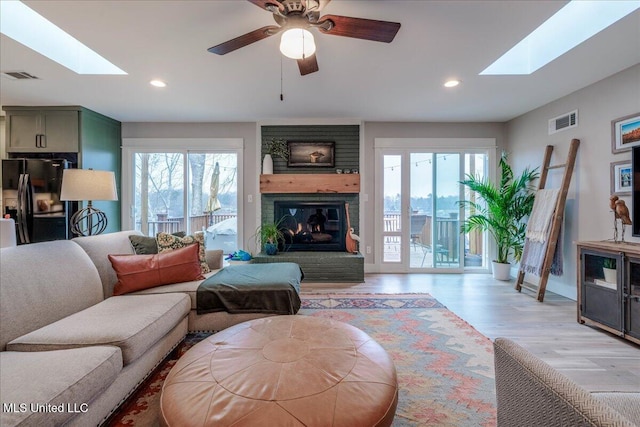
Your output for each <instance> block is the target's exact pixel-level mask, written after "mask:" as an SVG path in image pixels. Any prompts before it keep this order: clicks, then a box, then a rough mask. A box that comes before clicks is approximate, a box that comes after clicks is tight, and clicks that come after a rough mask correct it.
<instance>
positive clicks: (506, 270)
mask: <svg viewBox="0 0 640 427" xmlns="http://www.w3.org/2000/svg"><path fill="white" fill-rule="evenodd" d="M491 264H492V267H493V268H492V271H493V278H494V279H496V280H509V279H511V264H508V263H507V264H504V263H501V262H496V261H491Z"/></svg>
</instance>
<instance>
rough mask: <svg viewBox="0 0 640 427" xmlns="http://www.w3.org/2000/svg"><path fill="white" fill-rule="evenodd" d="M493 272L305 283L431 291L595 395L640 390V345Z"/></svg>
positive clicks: (325, 288)
mask: <svg viewBox="0 0 640 427" xmlns="http://www.w3.org/2000/svg"><path fill="white" fill-rule="evenodd" d="M513 285H514V283H513V281H512V282H501V281H497V280H494V279H493V278H492V277H491V275H488V274H368V275H366V276H365V282H364V283H361V284H326V283H304V282H303V283H302V291H303V292H327V293H329V292H343V293H345V292H355V293H425V292H426V293H429V294H431V295H432V296H433V297H435V298H436V299H437V300H438V301H440V302H441V303H442V304H444V305H446V306H447V308H448V309H449V310H451V311H453V312H454V313H456V314H457V315H458V316H460V317H461V318H462V319H464V320H466V321H467V322H468V323H470V324H471V325H473V327H475V328H476V329H477V330H478V331H479V332H481V333H482V334H484V335H485V336H487V337H489V338H491V339H495V338H496V337H507V338H510V339H512V340H514V341H516V342H518V343H519V344H520V345H522V346H523V347H525V348H527V349H528V350H529V351H531V352H532V353H534V354H536V355H537V356H538V357H540V358H541V359H542V360H544V361H545V362H547V363H549V364H550V365H551V366H553V367H555V368H556V369H558V370H559V371H561V372H562V373H564V374H565V375H566V376H568V377H569V378H571V379H573V380H574V381H575V382H577V383H578V384H580V385H581V386H583V387H584V388H586V389H587V390H589V391H634V392H640V346H638V345H636V344H632V343H629V342H628V341H625V340H622V339H620V338H618V337H616V336H613V335H612V334H609V333H607V332H604V331H601V330H599V329H596V328H592V327H590V326H586V325H581V324H579V323H578V322H577V321H576V303H575V301H572V300H570V299H568V298H565V297H562V296H559V295H556V294H553V293H551V292H547V293H546V295H545V299H544V302H543V303H539V302H537V300H536V299H535V298H534V296H533V294H532V293H531V292H529V291H526V290H523V292H522V293H518V292H516V291H515V290H514V289H513Z"/></svg>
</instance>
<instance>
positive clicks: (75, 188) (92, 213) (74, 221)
mask: <svg viewBox="0 0 640 427" xmlns="http://www.w3.org/2000/svg"><path fill="white" fill-rule="evenodd" d="M60 200H62V201H85V200H86V201H87V207H86V208H83V209H80V210H78V211H77V212H76V213H74V214H73V216H72V217H71V232H72V233H73V234H75V235H77V236H92V235H95V234H100V233H102V232H103V231H104V230H105V229H106V228H107V215H106V214H105V213H104V212H102V211H101V210H100V209H97V208H94V207H93V205H92V202H93V201H94V200H118V193H117V191H116V176H115V173H114V172H111V171H97V170H93V169H65V170H64V171H63V172H62V191H61V194H60Z"/></svg>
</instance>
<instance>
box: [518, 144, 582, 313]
mask: <svg viewBox="0 0 640 427" xmlns="http://www.w3.org/2000/svg"><path fill="white" fill-rule="evenodd" d="M579 145H580V140H579V139H572V140H571V145H570V146H569V154H568V155H567V161H566V162H565V163H564V164H560V165H554V166H550V163H551V154H552V153H553V145H547V147H546V149H545V152H544V160H543V167H542V173H541V174H540V183H539V185H538V190H542V189H544V188H545V185H546V184H547V175H548V173H549V170H551V169H559V168H564V175H563V176H562V183H561V185H560V193H559V194H558V200H557V202H556V208H555V211H554V213H553V223H552V224H551V229H550V231H549V238H548V242H549V243H548V244H547V249H546V251H545V253H544V258H543V261H542V274H541V275H540V282H539V283H538V285H537V287H536V286H535V285H532V284H530V283H526V284H525V282H524V275H525V271H524V267H523V266H522V265H520V269H519V271H518V279H517V280H516V290H517V291H518V292H520V291H521V290H522V288H523V287H524V288H526V289H529V290H531V291H534V292H536V293H537V296H536V297H537V299H538V301H540V302H542V301H543V300H544V293H545V290H546V289H547V280H549V272H550V271H551V264H553V255H554V253H555V251H556V245H557V243H558V236H559V234H560V229H561V227H562V219H563V218H564V208H565V203H566V201H567V192H568V191H569V184H571V175H572V174H573V167H574V165H575V163H576V155H577V154H578V146H579Z"/></svg>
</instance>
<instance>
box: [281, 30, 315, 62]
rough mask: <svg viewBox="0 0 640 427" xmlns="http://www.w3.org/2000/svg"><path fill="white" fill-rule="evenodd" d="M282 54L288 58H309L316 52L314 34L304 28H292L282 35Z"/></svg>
mask: <svg viewBox="0 0 640 427" xmlns="http://www.w3.org/2000/svg"><path fill="white" fill-rule="evenodd" d="M280 52H282V54H283V55H284V56H286V57H287V58H291V59H302V58H308V57H310V56H311V55H313V54H314V53H315V52H316V43H315V42H314V41H313V34H311V33H310V32H309V31H307V30H304V29H302V28H292V29H290V30H287V31H285V32H284V33H282V38H281V39H280Z"/></svg>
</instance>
